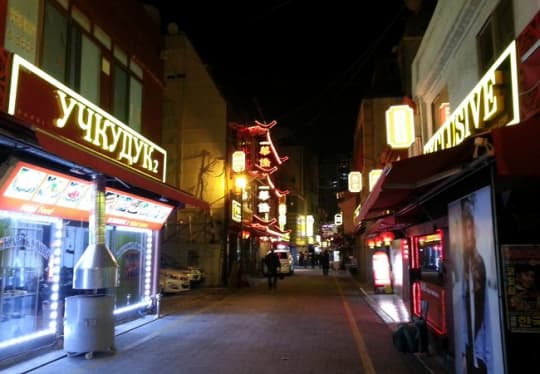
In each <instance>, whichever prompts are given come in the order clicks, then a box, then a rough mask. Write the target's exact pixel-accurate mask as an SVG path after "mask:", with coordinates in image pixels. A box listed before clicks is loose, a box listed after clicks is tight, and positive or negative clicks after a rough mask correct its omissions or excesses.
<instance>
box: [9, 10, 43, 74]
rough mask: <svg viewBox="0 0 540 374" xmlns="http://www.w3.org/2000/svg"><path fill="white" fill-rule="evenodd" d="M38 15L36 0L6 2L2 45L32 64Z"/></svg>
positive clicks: (34, 54)
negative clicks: (4, 33) (4, 32)
mask: <svg viewBox="0 0 540 374" xmlns="http://www.w3.org/2000/svg"><path fill="white" fill-rule="evenodd" d="M38 16H39V3H38V2H28V1H25V2H22V1H18V0H10V1H9V2H8V5H7V17H6V30H5V31H6V35H5V39H4V46H5V48H6V49H7V50H9V51H11V52H13V53H16V54H18V55H19V56H21V57H22V58H24V59H25V60H27V61H29V62H31V63H33V64H35V63H36V40H37V24H38Z"/></svg>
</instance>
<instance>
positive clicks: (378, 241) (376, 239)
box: [374, 236, 383, 247]
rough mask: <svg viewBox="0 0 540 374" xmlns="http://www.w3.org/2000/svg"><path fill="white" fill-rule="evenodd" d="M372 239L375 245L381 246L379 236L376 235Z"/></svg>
mask: <svg viewBox="0 0 540 374" xmlns="http://www.w3.org/2000/svg"><path fill="white" fill-rule="evenodd" d="M374 240H375V247H381V246H382V243H383V241H382V238H381V237H380V236H376V237H375V238H374Z"/></svg>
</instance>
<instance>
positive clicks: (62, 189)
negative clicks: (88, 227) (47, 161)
mask: <svg viewBox="0 0 540 374" xmlns="http://www.w3.org/2000/svg"><path fill="white" fill-rule="evenodd" d="M6 165H7V166H4V167H3V169H4V170H3V173H2V174H3V175H4V176H5V177H4V178H3V179H2V184H1V187H0V209H5V210H14V211H18V212H24V213H29V214H39V215H45V216H54V217H60V218H65V219H73V220H77V221H88V219H89V215H90V209H91V208H92V204H93V200H92V199H93V197H92V182H90V181H87V180H84V179H79V178H75V177H72V176H70V175H67V174H62V173H58V172H55V171H52V170H49V169H45V168H42V167H39V166H36V165H32V164H29V163H26V162H22V161H17V162H15V163H11V162H7V163H6ZM105 199H106V208H105V222H106V223H107V224H110V225H115V226H129V227H137V228H145V229H151V230H159V229H161V227H162V226H163V225H164V224H165V222H166V220H167V217H168V216H169V215H170V213H171V212H172V210H173V207H172V206H169V205H166V204H162V203H160V202H157V201H153V200H150V199H145V198H143V197H140V196H136V195H132V194H129V193H126V192H123V191H119V190H116V189H113V188H108V187H107V188H106V189H105Z"/></svg>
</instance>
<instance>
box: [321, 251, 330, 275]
mask: <svg viewBox="0 0 540 374" xmlns="http://www.w3.org/2000/svg"><path fill="white" fill-rule="evenodd" d="M319 261H320V263H321V267H322V271H323V274H324V275H328V269H329V268H330V253H329V252H328V249H325V250H324V251H323V253H321V257H320V258H319Z"/></svg>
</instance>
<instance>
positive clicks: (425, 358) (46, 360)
mask: <svg viewBox="0 0 540 374" xmlns="http://www.w3.org/2000/svg"><path fill="white" fill-rule="evenodd" d="M297 271H300V272H302V271H306V272H309V271H312V269H298V270H297ZM334 271H335V272H336V275H338V276H347V274H348V272H346V271H344V270H334ZM353 279H355V278H354V277H353ZM355 281H356V279H355ZM248 282H249V284H250V285H251V286H255V287H257V286H259V285H261V283H265V282H266V278H262V277H251V278H248ZM357 285H358V289H359V292H360V294H361V295H362V296H363V297H364V299H365V300H366V302H367V303H368V305H369V306H370V307H371V308H372V309H373V311H374V312H375V313H376V314H377V315H378V316H379V317H380V318H381V320H382V321H384V322H385V323H386V324H387V326H388V327H389V328H390V329H392V330H393V329H395V328H396V326H397V325H398V324H399V323H402V322H408V321H410V315H409V311H408V309H407V307H406V305H405V304H404V302H403V300H402V299H401V298H399V297H398V296H397V295H395V294H375V293H374V292H373V291H371V287H369V285H367V284H361V283H359V282H357ZM205 290H211V289H205V288H201V289H199V290H198V291H199V292H202V293H204V292H205ZM158 320H159V318H158V317H157V316H156V315H148V316H145V317H142V318H139V319H137V320H134V321H130V322H127V323H123V324H121V325H117V326H116V327H115V335H116V336H119V335H122V334H125V333H128V332H129V331H131V330H133V329H136V328H138V327H141V326H143V325H146V324H148V323H152V322H155V321H158ZM66 356H67V353H66V352H65V351H64V350H63V349H61V348H58V347H56V348H49V349H48V350H45V351H44V352H43V354H38V355H35V357H30V358H26V359H24V358H23V359H22V360H21V361H20V362H19V363H16V364H14V365H11V366H9V367H8V368H7V369H6V370H5V371H4V370H0V373H28V372H31V371H33V370H36V369H38V368H40V367H43V366H46V365H47V364H50V363H52V362H54V361H57V360H60V359H63V358H65V357H66ZM415 357H416V358H417V359H418V360H419V361H420V362H421V363H422V364H423V365H424V366H425V367H426V368H427V369H428V370H429V371H430V372H431V373H433V374H447V373H448V371H446V370H445V369H444V368H443V361H442V358H441V357H439V356H437V355H432V354H429V353H420V354H415Z"/></svg>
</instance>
